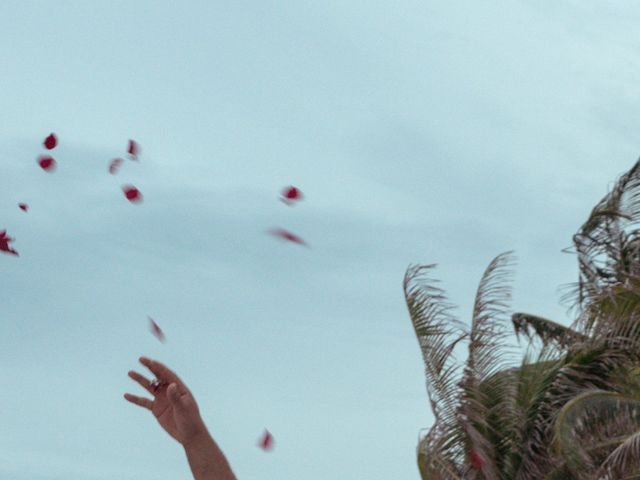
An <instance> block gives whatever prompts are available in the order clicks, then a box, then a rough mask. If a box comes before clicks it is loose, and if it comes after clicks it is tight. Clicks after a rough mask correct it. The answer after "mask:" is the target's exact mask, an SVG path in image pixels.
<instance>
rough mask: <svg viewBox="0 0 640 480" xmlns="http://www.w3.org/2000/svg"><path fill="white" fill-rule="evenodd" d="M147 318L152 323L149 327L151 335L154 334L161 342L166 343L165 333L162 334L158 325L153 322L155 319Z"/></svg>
mask: <svg viewBox="0 0 640 480" xmlns="http://www.w3.org/2000/svg"><path fill="white" fill-rule="evenodd" d="M147 318H148V319H149V322H151V323H150V325H149V328H150V330H151V333H153V334H154V335H155V336H156V338H157V339H158V340H160V341H161V342H164V341H165V337H164V333H163V332H162V330H161V329H160V327H159V326H158V324H157V323H156V322H154V321H153V318H151V317H147Z"/></svg>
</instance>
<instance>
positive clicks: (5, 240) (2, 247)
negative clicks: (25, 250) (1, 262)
mask: <svg viewBox="0 0 640 480" xmlns="http://www.w3.org/2000/svg"><path fill="white" fill-rule="evenodd" d="M14 240H15V238H11V237H9V236H8V235H7V231H6V230H0V251H3V252H7V253H9V254H11V255H15V256H16V257H18V256H19V255H18V252H16V251H15V250H14V249H13V248H11V247H10V246H9V243H10V242H13V241H14Z"/></svg>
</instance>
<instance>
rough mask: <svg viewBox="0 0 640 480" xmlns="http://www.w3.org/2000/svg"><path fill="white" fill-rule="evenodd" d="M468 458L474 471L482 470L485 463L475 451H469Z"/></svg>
mask: <svg viewBox="0 0 640 480" xmlns="http://www.w3.org/2000/svg"><path fill="white" fill-rule="evenodd" d="M469 458H470V459H471V465H472V466H473V468H475V469H476V470H482V469H483V468H484V466H485V465H486V463H487V462H486V461H485V459H484V458H482V455H480V454H479V453H478V452H476V451H475V450H471V452H470V453H469Z"/></svg>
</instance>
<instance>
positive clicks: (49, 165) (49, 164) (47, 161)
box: [38, 155, 56, 172]
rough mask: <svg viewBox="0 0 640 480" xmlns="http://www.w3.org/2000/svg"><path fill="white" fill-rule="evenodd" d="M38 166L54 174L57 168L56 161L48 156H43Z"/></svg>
mask: <svg viewBox="0 0 640 480" xmlns="http://www.w3.org/2000/svg"><path fill="white" fill-rule="evenodd" d="M38 164H39V165H40V167H42V169H43V170H44V171H46V172H52V171H53V170H54V169H55V168H56V161H55V160H54V159H53V157H49V156H48V155H43V156H41V157H40V158H39V159H38Z"/></svg>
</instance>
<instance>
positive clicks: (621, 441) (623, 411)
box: [552, 390, 640, 479]
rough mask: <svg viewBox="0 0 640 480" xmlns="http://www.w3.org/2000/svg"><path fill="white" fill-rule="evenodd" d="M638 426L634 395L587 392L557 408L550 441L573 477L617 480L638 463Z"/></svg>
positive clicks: (639, 419) (638, 409) (639, 404)
mask: <svg viewBox="0 0 640 480" xmlns="http://www.w3.org/2000/svg"><path fill="white" fill-rule="evenodd" d="M639 429H640V399H639V398H638V397H637V396H636V397H635V398H634V397H627V396H623V395H621V394H619V393H616V392H608V391H599V390H593V391H587V392H584V393H582V394H580V395H578V396H577V397H575V398H574V399H572V400H571V401H570V402H568V403H567V404H566V405H565V406H564V407H563V408H562V409H561V410H560V412H559V414H558V419H557V421H556V423H555V425H554V436H553V442H552V444H553V448H554V450H555V451H556V452H557V453H559V455H560V456H561V458H562V460H563V461H564V462H565V465H566V466H567V467H568V469H569V470H570V471H571V472H572V473H573V475H574V476H575V477H576V478H584V479H589V478H594V479H599V478H603V476H604V477H606V476H609V475H611V474H613V475H615V476H614V477H609V478H612V479H614V478H615V479H618V478H621V477H622V476H624V474H627V473H629V472H630V471H631V465H632V462H635V467H636V468H637V466H638V465H640V455H638V453H640V451H638V450H636V448H637V447H638V443H637V442H638V440H637V438H636V437H637V436H638V430H639Z"/></svg>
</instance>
